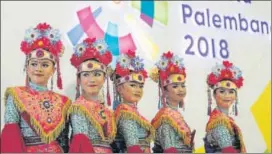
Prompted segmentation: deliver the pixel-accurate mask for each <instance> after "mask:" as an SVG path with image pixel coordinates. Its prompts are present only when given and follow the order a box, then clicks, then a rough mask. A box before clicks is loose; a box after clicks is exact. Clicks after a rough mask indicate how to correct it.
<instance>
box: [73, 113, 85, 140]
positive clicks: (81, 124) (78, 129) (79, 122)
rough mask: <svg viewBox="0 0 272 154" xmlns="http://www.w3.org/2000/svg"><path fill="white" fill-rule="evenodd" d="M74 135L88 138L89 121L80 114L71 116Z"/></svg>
mask: <svg viewBox="0 0 272 154" xmlns="http://www.w3.org/2000/svg"><path fill="white" fill-rule="evenodd" d="M71 126H72V135H76V134H84V135H86V136H88V121H87V119H86V118H85V117H83V116H81V115H80V114H77V113H75V114H72V115H71Z"/></svg>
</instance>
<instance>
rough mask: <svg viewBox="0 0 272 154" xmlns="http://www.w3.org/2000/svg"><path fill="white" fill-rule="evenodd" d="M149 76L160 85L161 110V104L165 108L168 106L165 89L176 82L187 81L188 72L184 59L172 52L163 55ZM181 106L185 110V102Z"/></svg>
mask: <svg viewBox="0 0 272 154" xmlns="http://www.w3.org/2000/svg"><path fill="white" fill-rule="evenodd" d="M149 76H150V78H151V79H152V80H153V81H155V82H157V83H158V86H159V88H158V89H159V97H160V98H161V99H160V100H159V106H158V108H161V102H162V104H163V106H165V105H166V100H165V94H164V87H165V86H167V85H169V84H171V83H174V82H184V81H185V78H186V72H185V67H184V63H183V58H180V57H179V56H177V55H174V54H173V53H172V52H171V51H168V52H166V53H163V55H162V56H161V58H160V60H159V61H158V62H157V63H156V67H154V68H153V69H151V71H150V73H149ZM179 106H180V107H183V108H184V102H180V104H179Z"/></svg>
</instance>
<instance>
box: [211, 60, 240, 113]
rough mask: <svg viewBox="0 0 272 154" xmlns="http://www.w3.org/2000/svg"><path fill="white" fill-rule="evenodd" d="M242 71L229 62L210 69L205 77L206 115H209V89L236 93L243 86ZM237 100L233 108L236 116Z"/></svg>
mask: <svg viewBox="0 0 272 154" xmlns="http://www.w3.org/2000/svg"><path fill="white" fill-rule="evenodd" d="M243 80H244V79H243V76H242V71H241V70H240V69H239V68H238V67H236V66H234V65H233V64H232V63H231V62H229V61H223V63H222V64H216V65H215V66H214V67H213V68H212V72H211V73H210V74H209V75H208V77H207V84H208V115H210V113H211V104H212V97H211V89H213V90H216V89H217V88H220V87H222V88H226V89H234V90H235V91H236V92H237V90H238V89H239V88H241V87H242V86H243ZM237 104H238V99H237V100H236V102H235V105H234V106H233V110H234V113H235V115H236V116H237V115H238V109H237Z"/></svg>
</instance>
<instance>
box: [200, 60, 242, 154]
mask: <svg viewBox="0 0 272 154" xmlns="http://www.w3.org/2000/svg"><path fill="white" fill-rule="evenodd" d="M207 84H208V103H209V104H208V115H209V116H210V118H209V121H208V123H207V125H206V136H205V138H204V142H205V150H206V152H207V153H213V152H227V153H236V152H243V153H245V152H246V148H245V145H244V142H243V137H242V132H241V130H240V128H239V127H238V126H237V125H236V123H235V121H234V119H233V118H231V117H230V116H229V115H230V114H229V113H230V107H231V105H233V103H235V104H234V105H233V112H234V113H235V115H237V114H238V110H237V103H238V89H239V88H240V87H241V86H242V85H243V77H242V72H241V70H240V69H239V68H238V67H236V66H234V65H233V64H232V63H230V62H229V61H223V64H220V65H219V64H217V65H216V66H214V68H213V69H212V72H211V73H210V74H209V75H208V78H207ZM211 89H212V90H213V97H214V99H215V101H216V107H215V108H214V110H213V111H212V112H211V104H212V96H211Z"/></svg>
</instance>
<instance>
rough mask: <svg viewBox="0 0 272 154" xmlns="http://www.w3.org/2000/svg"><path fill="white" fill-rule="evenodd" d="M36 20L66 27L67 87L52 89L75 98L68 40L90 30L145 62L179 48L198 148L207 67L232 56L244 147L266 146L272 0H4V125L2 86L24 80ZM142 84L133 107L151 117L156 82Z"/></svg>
mask: <svg viewBox="0 0 272 154" xmlns="http://www.w3.org/2000/svg"><path fill="white" fill-rule="evenodd" d="M84 19H85V20H84ZM39 22H48V23H49V24H51V25H52V26H53V27H54V28H58V29H60V31H61V32H62V34H63V40H64V44H65V47H66V49H65V53H64V55H63V57H62V58H61V71H62V77H63V85H64V89H63V90H57V89H56V88H55V90H56V91H57V92H60V93H62V94H65V95H67V96H69V97H70V98H71V99H73V100H74V96H75V79H76V76H75V73H76V71H75V69H74V68H73V67H72V66H71V65H70V61H69V59H70V57H71V55H72V53H73V45H74V44H76V43H77V42H79V41H81V40H82V39H84V38H86V37H88V36H89V37H94V36H95V37H98V38H102V37H105V38H106V41H107V43H108V44H109V47H110V49H111V50H112V52H113V55H114V59H116V57H117V56H118V55H119V54H120V53H122V52H124V51H125V50H127V49H136V52H137V54H138V55H140V56H142V57H143V58H145V64H146V68H147V69H150V68H151V67H152V66H154V63H155V62H156V61H157V60H158V59H159V56H160V55H161V54H162V53H163V52H166V51H168V50H170V51H172V52H174V53H175V54H178V55H180V56H182V57H183V58H184V63H185V66H186V71H187V78H186V85H187V96H186V98H185V111H181V112H182V114H183V115H184V117H185V119H186V121H187V122H188V124H189V126H190V127H191V128H192V129H196V137H195V145H196V152H204V149H203V137H204V135H205V125H206V122H207V120H208V116H207V115H206V114H207V104H208V103H207V100H208V98H207V85H206V77H207V74H208V73H209V72H210V71H211V67H212V66H213V65H215V63H216V62H221V61H222V60H230V61H231V62H233V63H234V64H235V65H237V66H238V67H240V68H241V70H242V71H243V76H244V86H243V87H242V89H241V90H239V95H238V96H239V105H238V109H239V116H238V117H235V120H236V122H237V124H238V125H239V126H240V127H241V129H242V132H243V136H244V140H245V144H246V148H247V151H248V152H254V153H255V152H257V153H260V152H261V153H262V152H265V151H266V152H271V138H270V136H271V122H270V121H271V94H270V93H271V79H270V78H271V76H270V74H271V2H270V1H266V2H259V1H249V0H247V1H242V0H241V1H222V2H216V1H207V2H194V1H193V2H189V1H184V2H167V1H163V2H157V1H149V2H147V1H134V2H129V1H127V2H122V1H110V2H95V1H90V2H87V1H84V2H80V1H76V2H49V1H48V2H34V1H33V2H7V1H5V2H2V1H1V128H3V119H4V116H3V115H4V111H5V108H4V102H3V94H4V92H5V89H6V88H7V87H9V86H18V85H24V83H25V73H24V72H23V66H24V61H25V56H24V54H23V53H22V52H21V51H20V43H21V41H22V39H23V38H24V33H25V30H26V29H27V28H29V27H31V26H35V25H36V24H37V23H39ZM112 66H114V63H113V65H112ZM55 79H56V77H55ZM111 91H112V90H111ZM144 91H145V93H144V96H143V98H142V100H141V101H140V102H139V104H138V108H139V110H140V113H141V114H142V115H144V116H145V117H146V118H147V119H149V120H151V119H152V118H153V117H154V116H155V114H156V112H157V111H158V108H157V106H158V104H157V102H158V92H157V91H158V89H157V85H156V84H155V83H153V82H152V81H151V80H150V79H148V80H147V81H146V84H145V87H144Z"/></svg>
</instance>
